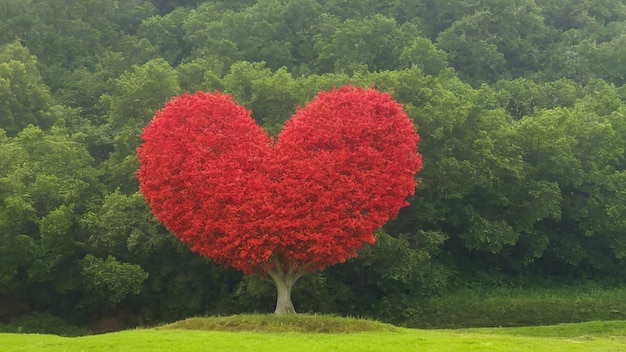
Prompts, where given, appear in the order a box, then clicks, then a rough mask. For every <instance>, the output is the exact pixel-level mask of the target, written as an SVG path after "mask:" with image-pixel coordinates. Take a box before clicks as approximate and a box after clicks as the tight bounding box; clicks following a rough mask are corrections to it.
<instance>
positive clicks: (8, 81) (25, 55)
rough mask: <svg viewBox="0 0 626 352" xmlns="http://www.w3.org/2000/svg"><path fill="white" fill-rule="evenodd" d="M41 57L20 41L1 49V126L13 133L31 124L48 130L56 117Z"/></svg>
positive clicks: (12, 134)
mask: <svg viewBox="0 0 626 352" xmlns="http://www.w3.org/2000/svg"><path fill="white" fill-rule="evenodd" d="M52 105H53V100H52V97H51V96H50V92H49V90H48V87H46V85H45V84H44V82H43V79H42V77H41V74H40V73H39V70H38V69H37V59H36V58H35V57H34V56H32V55H31V54H30V52H29V51H28V49H27V48H25V47H24V46H22V44H21V43H20V42H17V41H16V42H13V43H11V44H8V45H5V46H3V47H1V48H0V128H2V129H4V130H5V131H6V133H7V134H8V135H9V136H14V135H16V134H17V133H18V132H19V131H21V130H22V129H24V128H25V127H26V126H28V125H29V124H34V125H37V126H41V128H43V129H48V128H50V126H52V123H53V122H54V120H55V118H56V116H54V115H53V114H51V111H50V107H51V106H52Z"/></svg>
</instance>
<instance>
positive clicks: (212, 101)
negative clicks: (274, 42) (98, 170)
mask: <svg viewBox="0 0 626 352" xmlns="http://www.w3.org/2000/svg"><path fill="white" fill-rule="evenodd" d="M142 138H143V140H144V143H143V144H142V145H141V146H140V147H139V148H138V151H137V153H138V156H139V161H140V165H141V166H140V169H139V171H138V177H139V182H140V190H141V192H142V193H143V195H144V197H145V198H146V200H147V202H148V204H149V206H150V208H151V209H152V212H153V213H154V215H155V216H156V217H157V218H158V219H159V220H160V221H162V222H163V223H164V224H165V226H166V227H167V228H168V229H169V230H170V231H171V232H173V233H174V234H175V235H176V236H178V238H180V240H181V241H183V242H185V243H188V244H189V246H190V247H191V249H192V250H193V251H195V252H197V253H199V254H201V255H204V256H207V257H209V258H211V259H213V260H214V261H216V262H218V263H221V264H223V265H225V266H229V267H234V268H237V269H240V270H242V271H243V272H244V273H245V274H248V275H259V276H261V277H269V278H270V279H271V280H272V281H273V282H274V284H275V285H276V288H277V291H278V299H277V304H276V313H278V314H282V313H294V312H295V310H294V308H293V304H292V302H291V288H292V287H293V285H294V283H295V282H296V281H297V280H298V279H299V278H300V277H302V275H304V274H305V273H307V272H311V271H315V270H320V269H322V268H324V267H326V266H328V265H332V264H336V263H339V262H343V261H345V260H346V259H347V258H350V257H354V256H356V254H357V250H358V249H359V248H361V247H362V246H363V244H364V243H373V242H374V231H375V230H376V229H377V228H379V227H381V226H382V225H383V224H384V223H385V222H386V221H387V220H388V219H389V218H391V217H395V216H396V215H397V213H398V211H399V210H400V208H402V207H403V206H405V205H407V204H408V203H407V201H406V198H407V196H409V195H411V194H413V192H414V189H415V186H416V180H415V173H416V172H417V171H419V170H420V168H421V165H422V163H421V155H419V154H418V153H417V142H418V140H419V136H418V134H417V133H416V132H415V129H414V126H413V123H412V122H411V121H410V120H409V119H408V117H407V115H406V114H405V113H404V111H403V110H402V106H401V105H400V104H398V103H397V102H395V101H394V100H392V99H391V97H390V96H389V94H387V93H381V92H378V91H376V90H375V89H362V88H354V87H352V86H347V87H342V88H340V89H334V90H330V91H327V92H320V93H319V95H318V96H317V97H316V98H315V99H314V100H313V101H312V102H310V103H309V104H308V105H307V106H306V107H304V108H299V109H298V110H297V112H296V114H295V115H294V116H293V117H292V118H291V119H290V120H289V121H288V122H287V123H286V125H285V128H284V130H283V131H282V132H281V133H280V134H279V136H278V138H277V141H274V139H272V138H271V137H269V136H268V135H267V133H265V132H264V131H263V129H261V127H259V126H258V125H257V124H256V123H255V121H254V120H253V119H252V118H251V116H250V112H249V111H248V110H246V109H245V108H244V107H242V106H239V105H237V104H236V103H235V102H233V100H232V98H231V97H230V96H229V95H223V94H221V93H219V92H215V93H202V92H198V93H196V94H195V95H189V94H185V95H182V96H179V97H175V98H173V99H172V100H170V101H169V102H168V103H167V104H166V105H165V107H164V109H163V110H161V111H158V112H157V113H156V115H155V117H154V119H153V120H152V121H151V122H150V124H149V125H148V126H147V127H146V128H145V130H144V133H143V135H142Z"/></svg>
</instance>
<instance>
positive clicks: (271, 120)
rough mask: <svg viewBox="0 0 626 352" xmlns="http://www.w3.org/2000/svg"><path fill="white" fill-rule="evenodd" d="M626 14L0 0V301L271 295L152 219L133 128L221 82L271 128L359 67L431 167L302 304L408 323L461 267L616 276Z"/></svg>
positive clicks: (537, 6) (182, 310)
mask: <svg viewBox="0 0 626 352" xmlns="http://www.w3.org/2000/svg"><path fill="white" fill-rule="evenodd" d="M625 21H626V11H625V7H624V4H623V2H621V1H619V0H603V1H569V0H549V1H548V0H546V1H542V2H540V3H539V2H533V1H527V0H510V1H495V2H494V1H491V0H480V1H471V2H470V1H460V0H448V1H427V0H395V1H387V2H380V1H378V2H376V1H361V2H359V4H358V5H354V4H349V2H346V1H334V0H333V1H330V0H325V1H321V0H319V1H317V0H284V1H275V0H267V1H256V2H255V1H249V0H242V1H221V0H206V1H174V2H172V1H170V2H163V1H139V0H137V1H125V2H116V1H108V0H97V1H96V0H93V1H86V2H85V1H83V2H81V3H80V4H75V3H72V4H69V2H67V1H56V2H52V3H51V2H49V1H40V0H31V1H17V0H0V129H2V130H3V132H0V149H1V153H0V163H1V167H0V252H1V255H0V305H2V304H3V302H5V301H6V302H15V300H17V301H19V302H20V306H22V307H26V310H27V311H28V310H30V311H34V310H39V311H47V312H49V313H51V314H57V315H60V316H62V317H63V318H65V319H67V320H71V321H73V322H75V323H80V324H86V323H87V322H89V321H96V320H98V319H99V318H100V317H103V316H117V317H118V318H119V319H122V318H123V319H125V320H127V321H128V322H129V323H131V324H134V323H137V322H138V321H140V320H141V321H144V322H157V321H163V320H172V319H177V318H179V317H183V316H186V315H193V314H203V313H205V312H207V313H221V314H228V313H231V312H237V311H250V310H260V311H267V310H269V309H271V307H267V306H263V305H259V304H258V303H257V302H258V301H259V297H264V296H267V297H269V296H271V295H272V291H271V286H270V287H269V288H268V287H267V286H264V285H263V284H262V283H259V282H257V281H254V280H252V279H244V280H242V278H241V275H240V274H239V273H237V272H234V271H229V270H223V269H220V268H219V267H218V266H217V265H215V264H214V263H212V262H208V261H206V260H204V259H202V258H197V257H196V256H194V255H193V254H192V253H190V252H189V251H188V250H187V249H186V248H185V247H184V246H182V245H180V244H179V243H178V242H177V241H176V240H175V238H172V237H173V236H171V235H169V234H168V233H167V231H166V230H165V229H164V228H162V227H161V226H159V225H158V223H157V222H156V221H155V219H154V218H152V216H151V215H150V213H149V210H148V208H147V207H146V205H145V204H144V203H143V201H142V200H141V197H140V195H139V194H138V193H137V191H138V189H137V181H136V177H135V171H136V168H137V167H138V164H137V160H136V158H135V148H136V147H137V146H138V143H139V137H138V136H139V134H140V133H141V131H142V128H143V126H145V125H146V124H147V122H148V121H149V120H150V119H151V117H152V116H153V114H154V111H155V110H157V109H160V108H161V107H162V105H163V103H164V102H165V101H167V100H169V99H170V98H171V97H172V96H175V95H177V94H179V93H182V92H194V91H196V90H204V91H213V90H214V89H219V90H222V91H225V92H228V93H230V94H232V95H233V96H234V97H235V98H236V99H237V100H238V101H239V102H240V103H242V104H244V105H245V106H246V107H247V108H249V109H250V110H251V113H252V116H253V117H254V119H255V120H256V121H257V122H258V123H259V124H260V125H262V126H263V128H264V129H266V130H267V131H269V133H270V134H272V135H277V134H278V133H279V132H280V130H281V129H282V127H283V124H284V122H285V121H286V119H287V118H288V117H289V116H290V115H291V113H292V112H293V111H294V109H295V107H296V106H298V105H303V104H305V103H306V102H307V101H309V100H310V99H312V98H313V97H314V96H315V95H316V94H317V92H318V91H319V90H322V89H330V88H333V87H335V86H341V85H345V84H348V83H352V84H354V85H356V86H362V87H371V86H372V85H373V86H375V87H376V88H377V89H379V90H383V91H388V92H389V93H390V94H391V95H392V97H393V98H394V99H396V100H397V101H399V102H400V103H402V104H404V107H405V110H406V112H407V114H408V115H409V117H410V118H411V119H412V120H413V121H414V123H415V124H416V126H417V127H418V130H419V133H420V135H421V137H422V141H421V144H420V150H421V152H422V154H423V158H424V170H423V172H422V173H421V174H420V176H419V177H420V183H421V187H419V188H417V189H416V195H415V200H412V201H411V204H410V205H409V206H408V207H407V208H406V209H403V210H402V211H401V212H400V214H399V216H398V217H397V218H396V219H394V220H392V221H390V222H388V223H387V224H386V225H385V226H384V227H383V229H381V231H380V232H379V233H378V235H377V236H378V239H379V242H378V243H377V244H375V245H373V246H371V247H369V246H368V247H365V248H363V249H362V251H361V255H360V257H359V258H357V259H353V260H349V261H347V262H346V263H343V264H341V265H339V266H336V267H332V268H329V269H327V270H325V271H323V272H321V273H319V274H317V275H313V276H311V277H310V278H307V279H306V286H307V290H305V291H298V290H296V291H295V292H294V295H295V296H296V297H298V298H297V299H298V301H299V302H300V306H301V307H302V310H304V311H306V310H311V311H322V312H338V313H342V314H350V315H372V316H374V317H376V318H380V319H388V320H394V321H395V322H399V323H402V322H403V321H407V319H413V318H414V317H415V314H417V313H416V312H415V311H412V310H411V308H412V307H413V306H414V304H415V302H420V301H421V300H423V299H425V297H428V296H429V295H433V294H440V293H442V292H445V291H446V290H454V289H455V288H456V287H457V286H463V285H481V284H485V285H502V284H505V283H506V282H507V281H510V280H512V278H513V277H515V278H520V277H522V278H526V280H527V281H526V282H533V280H539V279H545V278H546V277H547V278H548V279H547V280H550V281H559V280H579V279H580V280H583V279H589V278H593V279H595V280H606V281H613V282H621V281H623V275H624V270H623V268H624V253H625V250H624V239H623V234H624V226H625V225H624V220H623V218H624V215H623V214H624V213H625V205H624V199H626V197H624V193H623V192H624V186H625V184H624V182H625V180H624V178H625V176H624V172H625V171H624V170H625V166H626V162H625V161H624V149H625V148H626V143H625V138H626V124H625V123H624V121H625V115H624V114H625V108H624V101H625V99H626V93H625V92H626V90H624V88H623V84H624V75H625V72H626V68H625V62H624V57H625V56H624V54H623V52H624V47H625V45H624V35H623V34H624V29H625V28H626V24H625V23H626V22H625ZM99 269H106V270H109V271H110V272H113V273H116V275H113V276H106V275H105V276H102V275H99V274H97V273H98V270H99ZM303 284H305V282H303ZM392 292H393V294H392ZM109 298H113V299H112V300H111V299H109ZM331 298H332V299H331ZM180 302H186V303H185V304H183V305H181V304H180ZM329 302H334V303H332V304H331V303H329ZM0 311H2V310H0ZM411 314H413V315H411ZM9 319H10V318H8V317H3V316H0V320H2V321H5V322H6V321H7V320H9ZM11 319H12V318H11Z"/></svg>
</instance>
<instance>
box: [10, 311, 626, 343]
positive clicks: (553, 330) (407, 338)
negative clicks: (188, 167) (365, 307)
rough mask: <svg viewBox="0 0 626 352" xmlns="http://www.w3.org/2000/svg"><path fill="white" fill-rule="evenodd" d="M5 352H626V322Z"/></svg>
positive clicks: (189, 327)
mask: <svg viewBox="0 0 626 352" xmlns="http://www.w3.org/2000/svg"><path fill="white" fill-rule="evenodd" d="M215 329H217V330H215ZM308 329H311V331H307V330H308ZM0 351H15V352H20V351H44V352H57V351H58V352H61V351H63V352H79V351H93V352H100V351H102V352H104V351H107V352H108V351H156V352H158V351H181V352H182V351H260V352H263V351H272V352H279V351H533V352H541V351H549V352H565V351H567V352H570V351H574V352H575V351H626V321H610V322H602V321H598V322H587V323H579V324H563V325H556V326H544V327H525V328H489V329H464V330H417V329H404V328H398V327H394V326H390V325H387V324H381V323H376V322H372V321H364V320H359V319H349V318H337V317H328V316H307V315H298V316H289V317H276V316H273V315H249V316H245V315H244V316H233V317H216V318H194V319H187V320H185V321H182V322H179V323H174V324H170V325H165V326H161V327H158V328H151V329H136V330H127V331H121V332H116V333H110V334H103V335H93V336H83V337H73V338H68V337H59V336H55V335H37V334H33V335H30V334H0Z"/></svg>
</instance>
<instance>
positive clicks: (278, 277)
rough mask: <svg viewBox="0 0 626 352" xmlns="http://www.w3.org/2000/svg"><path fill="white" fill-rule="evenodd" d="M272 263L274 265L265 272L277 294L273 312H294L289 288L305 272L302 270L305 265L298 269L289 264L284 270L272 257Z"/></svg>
mask: <svg viewBox="0 0 626 352" xmlns="http://www.w3.org/2000/svg"><path fill="white" fill-rule="evenodd" d="M273 263H274V267H273V268H272V269H271V270H269V271H268V272H267V275H268V276H269V277H270V278H271V279H272V281H273V282H274V286H276V292H277V294H278V295H277V297H276V310H275V311H274V314H296V310H295V308H294V307H293V303H292V302H291V289H292V288H293V285H294V284H295V283H296V281H298V279H300V278H301V277H302V275H304V274H305V273H306V271H305V270H304V269H305V268H306V266H305V267H303V268H299V269H300V270H298V268H294V267H293V266H292V265H289V267H288V268H287V271H285V269H284V266H283V265H281V264H280V262H279V261H278V260H277V259H274V260H273Z"/></svg>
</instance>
